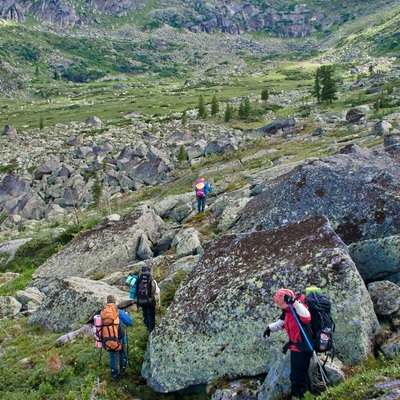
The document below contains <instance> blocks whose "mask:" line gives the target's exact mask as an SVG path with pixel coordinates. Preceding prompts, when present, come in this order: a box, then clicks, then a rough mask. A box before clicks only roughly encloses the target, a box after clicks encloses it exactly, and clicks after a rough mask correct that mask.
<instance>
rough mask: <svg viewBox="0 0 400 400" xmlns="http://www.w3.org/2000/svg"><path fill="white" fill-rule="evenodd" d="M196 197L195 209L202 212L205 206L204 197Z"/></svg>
mask: <svg viewBox="0 0 400 400" xmlns="http://www.w3.org/2000/svg"><path fill="white" fill-rule="evenodd" d="M196 198H197V211H198V212H204V208H205V206H206V197H205V196H196Z"/></svg>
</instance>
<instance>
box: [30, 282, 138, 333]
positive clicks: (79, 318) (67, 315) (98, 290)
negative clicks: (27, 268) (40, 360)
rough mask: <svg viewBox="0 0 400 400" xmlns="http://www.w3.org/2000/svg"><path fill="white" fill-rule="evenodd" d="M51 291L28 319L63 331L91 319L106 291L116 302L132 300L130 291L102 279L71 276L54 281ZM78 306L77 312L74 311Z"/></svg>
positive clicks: (120, 306) (123, 304)
mask: <svg viewBox="0 0 400 400" xmlns="http://www.w3.org/2000/svg"><path fill="white" fill-rule="evenodd" d="M52 286H53V287H52V289H53V290H52V291H51V292H50V293H49V294H48V295H47V297H46V299H45V300H44V301H43V303H42V304H41V305H40V307H39V308H38V309H37V310H36V311H35V312H34V313H33V314H32V315H31V317H30V318H29V320H28V323H29V324H30V325H33V324H39V325H40V326H41V327H42V328H43V329H45V330H49V331H53V332H62V331H68V330H72V329H76V328H78V327H79V326H80V325H83V324H85V323H87V322H90V321H91V320H92V319H93V316H94V315H96V314H97V313H98V312H99V311H100V310H101V308H102V307H103V306H104V304H106V299H107V296H108V295H109V294H112V295H114V296H115V298H116V300H117V306H118V307H119V308H125V307H127V306H129V305H130V304H131V303H132V300H130V299H129V293H127V292H123V291H122V290H119V289H117V288H115V287H112V286H110V285H108V284H106V283H104V282H101V281H93V280H90V279H84V278H78V277H70V278H65V279H56V280H54V281H53V285H52ZM77 310H79V312H77Z"/></svg>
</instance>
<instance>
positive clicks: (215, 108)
mask: <svg viewBox="0 0 400 400" xmlns="http://www.w3.org/2000/svg"><path fill="white" fill-rule="evenodd" d="M218 113H219V102H218V100H217V97H216V96H213V98H212V100H211V115H212V116H214V115H217V114H218Z"/></svg>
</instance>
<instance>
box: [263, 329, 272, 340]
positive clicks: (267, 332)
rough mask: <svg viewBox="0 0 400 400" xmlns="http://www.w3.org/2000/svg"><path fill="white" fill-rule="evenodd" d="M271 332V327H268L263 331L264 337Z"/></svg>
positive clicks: (267, 336)
mask: <svg viewBox="0 0 400 400" xmlns="http://www.w3.org/2000/svg"><path fill="white" fill-rule="evenodd" d="M270 334H271V329H269V327H268V328H267V329H266V330H265V331H264V335H263V337H264V339H267V338H269V335H270Z"/></svg>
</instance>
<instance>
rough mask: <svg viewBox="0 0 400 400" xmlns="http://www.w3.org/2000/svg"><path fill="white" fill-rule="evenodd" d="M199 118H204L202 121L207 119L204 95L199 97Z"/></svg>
mask: <svg viewBox="0 0 400 400" xmlns="http://www.w3.org/2000/svg"><path fill="white" fill-rule="evenodd" d="M198 117H199V118H202V119H206V118H207V112H206V106H205V103H204V97H203V95H202V94H201V95H200V96H199V105H198Z"/></svg>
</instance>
